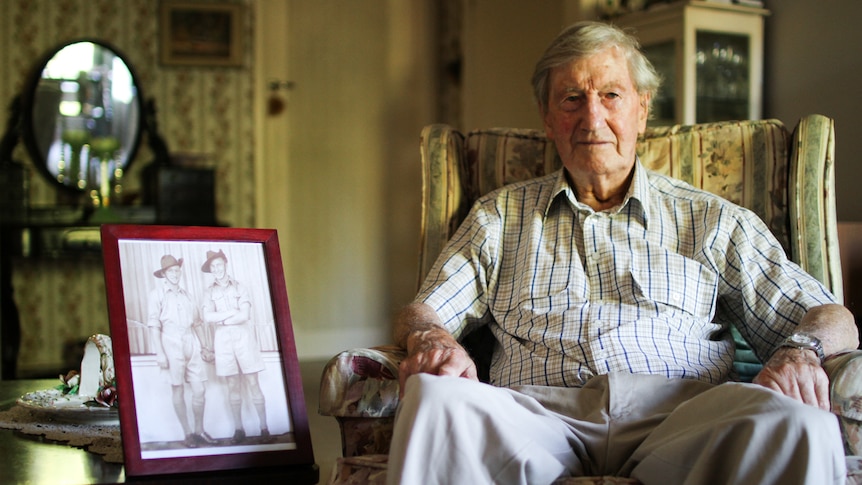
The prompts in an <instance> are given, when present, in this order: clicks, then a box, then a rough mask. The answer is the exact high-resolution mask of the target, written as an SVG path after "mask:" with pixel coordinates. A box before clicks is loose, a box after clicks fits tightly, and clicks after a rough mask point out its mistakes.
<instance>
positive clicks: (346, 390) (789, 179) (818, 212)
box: [319, 115, 862, 483]
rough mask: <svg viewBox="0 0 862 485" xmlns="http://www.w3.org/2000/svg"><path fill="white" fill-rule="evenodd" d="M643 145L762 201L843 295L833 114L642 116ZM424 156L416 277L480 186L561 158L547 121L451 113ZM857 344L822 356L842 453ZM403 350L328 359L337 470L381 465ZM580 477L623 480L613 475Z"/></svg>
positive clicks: (431, 130)
mask: <svg viewBox="0 0 862 485" xmlns="http://www.w3.org/2000/svg"><path fill="white" fill-rule="evenodd" d="M638 154H639V156H640V159H641V161H642V163H643V164H644V165H645V166H646V167H647V168H650V169H652V170H655V171H657V172H660V173H663V174H666V175H670V176H672V177H676V178H679V179H682V180H685V181H686V182H689V183H690V184H692V185H694V186H696V187H701V188H703V189H705V190H707V191H710V192H713V193H715V194H718V195H721V196H722V197H725V198H726V199H728V200H730V201H732V202H735V203H737V204H739V205H742V206H744V207H747V208H749V209H751V210H752V211H754V212H755V213H757V214H758V215H759V216H760V217H761V218H762V219H763V220H764V221H765V222H766V224H767V226H769V228H770V229H771V230H772V232H773V233H774V234H775V236H776V238H777V239H778V241H779V242H780V243H781V244H782V246H783V247H784V249H785V251H786V252H787V254H788V255H789V256H790V258H791V259H792V260H793V261H795V262H797V263H799V264H800V266H801V267H802V268H803V269H805V270H806V271H808V272H809V273H810V274H812V275H813V276H814V277H816V278H817V279H818V280H820V281H821V282H822V283H824V284H825V286H826V287H827V288H829V289H830V290H831V291H832V292H833V293H834V294H835V295H836V296H837V297H838V298H839V300H840V299H842V298H843V291H842V279H841V266H840V261H839V252H838V236H837V223H836V217H835V190H834V189H835V187H834V172H833V168H834V167H833V162H834V160H833V154H834V128H833V122H832V120H831V119H829V118H826V117H824V116H820V115H811V116H806V117H805V118H803V119H802V120H800V122H799V123H798V124H797V125H796V127H795V129H794V130H793V131H792V132H791V131H789V130H788V129H787V128H786V127H785V126H784V125H783V124H782V123H781V122H780V121H777V120H767V121H728V122H720V123H710V124H700V125H690V126H682V125H678V126H672V127H661V128H649V129H647V132H646V133H645V135H644V137H643V139H642V140H640V142H639V146H638ZM421 161H422V174H423V184H422V230H421V236H420V239H421V250H420V261H419V279H420V282H421V279H422V278H424V276H425V275H426V274H427V272H428V271H429V270H430V268H431V265H432V264H433V263H434V260H435V259H436V258H437V256H438V254H440V252H441V250H442V249H443V246H444V245H445V244H446V242H447V241H448V239H449V237H450V236H451V235H452V234H453V233H454V231H455V230H456V229H457V227H458V225H459V224H460V222H461V221H462V220H463V218H464V217H465V216H466V214H467V212H468V211H469V209H470V207H471V205H472V204H473V202H474V201H475V200H476V199H477V198H478V197H479V196H480V195H482V194H485V193H487V192H489V191H491V190H494V189H496V188H498V187H501V186H503V185H505V184H509V183H513V182H517V181H521V180H526V179H529V178H533V177H537V176H541V175H545V174H547V173H550V172H552V171H554V170H556V169H558V168H559V167H560V164H561V162H560V160H559V158H558V157H557V154H556V151H555V149H554V146H553V144H552V143H551V142H550V141H548V140H547V139H546V138H545V135H544V133H543V132H540V131H536V130H520V129H503V128H497V129H488V130H479V131H473V132H471V133H469V134H468V135H466V136H464V135H462V134H461V133H459V132H457V131H455V130H453V129H452V128H450V127H449V126H446V125H430V126H427V127H426V128H425V129H424V130H423V131H422V137H421ZM731 331H732V332H734V331H735V329H731ZM476 333H478V332H474V334H471V335H469V336H467V337H466V338H465V342H464V343H465V347H467V348H468V350H469V351H470V352H471V355H472V356H473V357H474V359H475V360H476V362H477V367H478V368H479V370H480V378H481V377H482V373H483V372H482V369H483V368H487V363H488V362H489V361H490V353H491V348H492V347H491V345H493V342H489V341H488V340H487V339H486V338H483V337H476ZM734 338H735V339H736V341H737V354H736V358H735V363H734V368H735V370H736V372H737V373H738V375H739V378H740V379H741V380H750V379H751V378H752V377H753V376H754V375H755V374H756V373H757V372H758V370H759V369H760V365H761V364H760V362H759V361H758V359H757V357H756V356H755V355H754V353H753V351H752V350H751V348H750V347H749V346H748V345H747V344H746V343H745V341H744V340H743V339H742V337H741V335H740V334H739V333H738V332H735V333H734ZM860 355H862V351H856V352H851V353H848V354H845V355H842V356H838V357H835V358H832V359H831V360H830V361H829V362H828V363H827V364H826V367H827V371H828V372H829V373H830V379H831V386H832V389H831V392H832V407H833V411H834V412H835V413H836V414H837V415H839V416H840V420H841V424H842V431H843V433H844V438H845V449H846V451H847V454H848V455H860V454H862V432H860V428H859V423H860V422H862V382H860V381H862V379H860V378H859V377H858V376H859V375H860V372H862V358H859V357H860ZM403 357H404V352H403V350H401V349H399V348H397V347H392V346H383V347H375V348H370V349H353V350H348V351H345V352H342V353H341V354H339V355H337V356H335V357H334V358H333V359H332V360H331V361H330V362H329V364H328V365H327V366H326V368H325V370H324V373H323V376H322V382H321V388H320V389H321V390H320V409H319V412H320V413H321V414H323V415H329V416H334V417H335V418H336V419H337V420H338V422H339V425H340V426H341V432H342V447H343V449H342V451H343V454H344V458H343V459H340V461H339V464H338V465H337V466H336V474H334V479H333V481H334V482H337V483H368V482H372V483H373V482H376V481H379V480H381V479H382V477H384V476H385V472H386V456H385V455H386V454H387V453H388V450H389V440H390V437H391V433H392V425H393V421H394V415H395V409H396V407H397V405H398V379H397V375H398V364H399V362H400V360H401V359H402V358H403ZM854 473H856V472H854ZM579 480H580V481H578V482H577V483H628V482H626V480H625V479H616V478H612V477H595V478H594V479H592V480H594V481H593V482H590V481H586V482H585V481H584V479H579ZM586 480H591V479H586Z"/></svg>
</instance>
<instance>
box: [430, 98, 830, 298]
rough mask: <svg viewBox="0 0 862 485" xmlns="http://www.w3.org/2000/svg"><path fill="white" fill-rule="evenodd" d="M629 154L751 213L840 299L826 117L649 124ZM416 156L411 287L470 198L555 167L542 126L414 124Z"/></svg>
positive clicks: (452, 229) (553, 151) (455, 225)
mask: <svg viewBox="0 0 862 485" xmlns="http://www.w3.org/2000/svg"><path fill="white" fill-rule="evenodd" d="M638 154H639V156H640V158H641V161H642V162H643V163H644V165H645V166H646V167H647V168H650V169H652V170H655V171H657V172H660V173H663V174H666V175H670V176H672V177H675V178H679V179H682V180H685V181H686V182H688V183H690V184H692V185H694V186H695V187H700V188H702V189H704V190H707V191H709V192H712V193H715V194H717V195H720V196H722V197H724V198H726V199H728V200H730V201H732V202H734V203H737V204H739V205H742V206H744V207H746V208H748V209H751V210H752V211H754V212H755V213H756V214H757V215H759V216H760V217H761V218H762V219H763V220H764V221H765V222H766V224H767V226H769V228H770V230H772V232H773V233H774V234H775V236H776V238H777V239H778V241H779V242H780V243H781V245H782V246H783V247H784V249H785V251H786V252H787V254H788V255H789V256H790V258H791V259H792V260H793V261H794V262H796V263H798V264H799V265H800V266H801V267H802V268H803V269H805V270H806V271H807V272H808V273H810V274H811V275H813V276H814V277H815V278H817V279H818V280H820V281H821V282H822V283H824V284H825V285H826V287H827V288H828V289H829V290H831V291H832V292H833V294H835V296H836V297H837V298H838V299H839V301H841V300H843V288H842V281H841V264H840V259H839V253H838V227H837V221H836V215H835V175H834V164H833V161H834V126H833V121H832V120H831V119H829V118H827V117H825V116H821V115H809V116H806V117H804V118H802V120H800V122H799V123H798V124H797V125H796V127H795V129H794V131H793V133H792V134H791V133H789V132H788V130H787V129H786V128H785V126H784V125H783V124H782V123H781V122H780V121H777V120H766V121H727V122H719V123H708V124H699V125H688V126H685V125H676V126H671V127H658V128H648V129H647V131H646V133H645V134H644V136H643V138H642V139H641V140H640V141H639V143H638ZM421 159H422V225H421V236H420V239H421V241H420V243H421V246H420V262H419V281H420V283H421V281H422V279H423V278H424V277H425V275H426V274H427V273H428V271H429V270H430V269H431V265H432V264H433V263H434V260H435V259H436V258H437V256H438V255H439V254H440V252H441V251H442V249H443V246H444V245H445V244H446V242H447V241H448V240H449V238H450V237H451V236H452V234H453V233H454V232H455V230H456V229H457V228H458V225H459V224H460V223H461V221H462V220H463V219H464V217H465V216H466V215H467V212H468V211H469V210H470V207H471V206H472V204H473V202H474V201H475V200H476V199H477V198H478V197H480V196H481V195H483V194H485V193H487V192H490V191H491V190H494V189H496V188H499V187H501V186H503V185H506V184H510V183H513V182H517V181H521V180H527V179H530V178H533V177H537V176H540V175H545V174H547V173H550V172H552V171H554V170H556V169H558V168H559V167H560V165H561V162H560V160H559V157H557V153H556V149H555V148H554V145H553V143H551V142H550V141H549V140H548V139H547V138H546V137H545V134H544V133H543V132H541V131H538V130H525V129H513V128H492V129H485V130H477V131H472V132H470V133H468V134H467V136H466V137H465V136H464V135H463V134H461V133H459V132H458V131H456V130H454V129H452V128H451V127H449V126H447V125H440V124H437V125H429V126H427V127H425V128H424V129H423V130H422V138H421Z"/></svg>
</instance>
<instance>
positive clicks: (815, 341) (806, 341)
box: [778, 332, 826, 363]
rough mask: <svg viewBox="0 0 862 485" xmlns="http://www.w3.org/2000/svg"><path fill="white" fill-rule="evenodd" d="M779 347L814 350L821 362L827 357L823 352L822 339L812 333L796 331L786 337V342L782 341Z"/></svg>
mask: <svg viewBox="0 0 862 485" xmlns="http://www.w3.org/2000/svg"><path fill="white" fill-rule="evenodd" d="M778 347H779V348H781V347H791V348H794V349H804V350H813V351H814V352H815V353H816V354H817V358H818V359H820V363H823V360H824V359H825V358H826V355H825V354H824V353H823V344H822V343H820V339H819V338H817V337H815V336H814V335H811V334H810V333H803V332H796V333H794V334H793V335H791V336H789V337H787V338H786V339H784V342H782V343H781V345H779V346H778Z"/></svg>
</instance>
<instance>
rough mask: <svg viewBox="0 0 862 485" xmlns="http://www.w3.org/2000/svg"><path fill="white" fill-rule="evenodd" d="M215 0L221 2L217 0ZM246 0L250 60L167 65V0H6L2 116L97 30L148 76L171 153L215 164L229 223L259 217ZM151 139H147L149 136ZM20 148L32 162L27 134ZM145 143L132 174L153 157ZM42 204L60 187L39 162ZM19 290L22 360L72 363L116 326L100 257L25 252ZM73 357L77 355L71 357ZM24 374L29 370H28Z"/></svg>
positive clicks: (35, 188) (35, 180) (35, 197)
mask: <svg viewBox="0 0 862 485" xmlns="http://www.w3.org/2000/svg"><path fill="white" fill-rule="evenodd" d="M209 3H213V2H212V1H210V2H209ZM231 3H240V4H243V5H244V6H245V7H246V8H245V9H244V19H243V20H244V22H243V24H244V26H243V29H244V31H243V35H242V39H243V44H244V64H243V66H242V67H188V66H165V65H161V64H160V62H159V56H158V48H159V15H158V11H159V2H158V1H155V0H4V1H3V2H0V45H2V46H3V48H2V49H0V65H2V66H3V70H2V71H0V109H2V110H3V114H2V117H0V120H2V121H0V123H2V127H3V130H4V132H5V129H6V120H7V117H8V115H7V113H6V108H7V107H8V106H9V103H10V102H11V100H12V99H13V97H14V96H15V95H16V94H19V93H20V92H21V91H22V89H23V88H24V83H25V80H26V78H27V76H28V74H29V73H30V71H31V70H33V69H34V68H35V63H36V60H37V59H39V58H40V57H42V56H43V55H44V54H45V53H46V52H47V51H48V50H50V49H53V48H56V47H58V46H59V45H60V44H61V43H65V42H67V41H69V40H74V39H81V38H92V39H99V40H102V41H104V42H107V43H108V44H110V45H112V46H114V47H115V48H116V49H117V50H118V51H119V52H120V53H122V54H123V56H124V57H125V58H126V59H127V61H128V62H129V63H130V64H131V65H132V69H133V71H134V72H135V74H136V75H137V76H138V78H139V84H140V87H141V92H142V94H143V95H144V97H145V98H147V99H153V100H155V105H156V109H157V116H156V118H157V121H158V125H159V131H160V132H161V135H162V137H163V138H164V140H165V141H166V143H167V146H168V149H169V151H170V152H171V153H172V154H175V155H177V156H178V157H182V158H194V159H197V160H203V161H204V163H206V164H207V165H211V166H212V167H214V169H215V171H216V213H217V218H218V220H219V222H220V223H223V224H226V225H230V226H234V227H250V226H251V225H253V223H254V189H255V187H254V138H253V133H254V120H253V109H252V100H253V96H254V92H253V86H254V77H253V72H254V70H253V66H252V59H253V56H252V52H253V46H252V45H251V43H252V39H253V35H252V28H253V25H254V18H253V9H252V8H250V6H251V4H250V3H249V0H237V1H236V2H231ZM142 143H145V140H142ZM14 158H15V159H16V160H18V161H21V162H23V163H24V164H25V165H26V166H29V167H31V168H32V165H31V161H30V159H29V156H28V155H27V153H26V151H25V149H24V147H23V143H19V145H18V146H17V147H16V149H15V152H14ZM151 159H152V154H151V153H150V151H149V149H148V148H147V147H146V146H143V147H142V148H141V150H140V151H139V153H138V155H137V157H136V158H135V160H134V161H133V163H132V167H131V170H130V173H129V174H128V176H127V177H126V179H128V184H129V186H130V189H132V190H133V189H134V185H135V183H136V182H135V177H136V174H139V173H140V170H141V169H142V168H143V167H144V166H146V165H147V164H148V163H150V161H151ZM29 181H30V184H29V186H30V190H29V199H30V202H31V204H33V205H50V204H52V203H54V202H55V200H56V197H57V196H56V192H55V190H54V188H53V187H52V186H51V185H50V184H49V183H47V182H46V181H45V180H44V179H43V178H42V175H41V174H40V173H39V172H37V171H36V170H35V169H32V170H30V174H29ZM13 284H14V287H15V300H16V303H17V305H18V308H19V312H20V314H21V326H22V334H23V337H22V347H21V356H20V357H19V361H18V362H19V368H20V369H21V371H22V372H24V373H30V372H32V371H35V370H38V369H42V368H53V367H56V366H58V365H65V363H64V362H63V353H64V348H67V350H66V353H67V354H72V355H74V351H75V350H76V348H77V345H78V344H79V343H80V342H82V341H83V340H84V339H86V337H87V336H88V335H90V334H92V333H96V332H103V333H106V332H107V331H108V320H107V307H106V302H105V294H104V293H105V291H104V279H103V274H102V266H101V261H100V259H99V258H98V257H92V258H74V260H32V259H18V260H16V261H15V264H14V274H13ZM71 362H74V359H72V360H71ZM19 374H20V373H19Z"/></svg>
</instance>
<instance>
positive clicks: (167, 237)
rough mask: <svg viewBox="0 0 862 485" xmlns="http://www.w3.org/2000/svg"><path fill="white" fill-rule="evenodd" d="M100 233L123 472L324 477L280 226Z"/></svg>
mask: <svg viewBox="0 0 862 485" xmlns="http://www.w3.org/2000/svg"><path fill="white" fill-rule="evenodd" d="M101 239H102V252H103V258H104V263H105V286H106V292H107V300H108V314H109V320H110V328H111V337H112V342H113V355H114V366H115V369H116V389H117V394H118V396H119V414H120V428H121V431H122V436H123V455H124V459H125V473H126V475H128V476H143V475H169V474H182V473H199V472H200V473H204V474H206V472H213V471H217V470H224V471H228V470H237V471H239V470H241V472H238V473H242V475H243V476H249V474H248V472H249V471H251V470H258V471H263V472H264V473H265V474H267V476H270V475H272V474H273V473H274V472H277V471H279V470H281V471H282V472H291V471H293V472H296V473H298V475H296V474H295V473H294V475H291V476H298V477H302V476H312V475H313V480H312V481H311V483H314V482H316V481H317V480H316V477H317V475H318V469H317V465H315V464H314V455H313V452H312V446H311V436H310V432H309V428H308V417H307V415H306V409H305V400H304V396H303V390H302V380H301V377H300V370H299V363H298V360H297V355H296V345H295V342H294V336H293V328H292V325H291V319H290V308H289V305H288V300H287V290H286V287H285V283H284V272H283V268H282V263H281V255H280V250H279V245H278V237H277V234H276V231H274V230H270V229H237V228H222V227H187V226H145V225H124V224H106V225H104V226H102V228H101ZM172 268H179V271H176V270H175V269H174V270H172ZM169 287H170V288H171V289H170V290H169V289H168V288H169ZM178 288H180V289H178ZM189 301H191V303H189ZM231 302H232V303H231ZM237 302H239V303H237ZM243 302H248V303H249V305H244V303H243ZM225 307H242V308H247V309H248V310H246V311H247V316H248V317H249V318H247V319H245V320H243V318H239V319H238V320H242V322H241V323H239V324H237V323H235V322H236V320H237V319H236V318H233V317H228V316H226V315H228V313H229V312H231V311H234V312H236V310H235V309H234V310H230V309H226V308H225ZM190 312H191V315H192V316H190ZM219 318H224V320H222V321H216V322H213V321H212V320H213V319H219ZM244 341H245V342H247V343H248V345H245V346H240V347H239V348H238V349H236V350H233V351H234V352H237V355H239V357H234V356H233V355H230V354H231V352H232V349H231V347H232V346H236V345H237V343H239V342H244ZM195 342H197V343H195ZM237 362H238V365H236V363H237ZM261 366H262V367H261ZM261 368H262V369H263V370H260V369H261ZM252 375H253V376H252ZM254 381H256V382H257V386H255V385H254ZM196 386H197V387H196ZM201 386H202V387H203V389H204V390H203V392H201V391H200V389H201ZM256 390H259V392H256ZM176 396H180V397H179V398H177V397H176ZM201 396H203V400H201ZM261 396H262V397H261ZM201 401H202V402H203V406H201ZM237 403H240V405H239V407H238V409H239V413H238V415H239V421H237V418H236V416H237V413H236V411H237V406H236V404H237ZM182 409H184V410H185V413H183V411H182ZM261 410H263V412H261ZM183 414H184V416H183ZM181 416H182V417H181ZM183 418H185V419H184V420H185V422H186V424H187V426H183V425H182V424H181V423H182V421H181V419H183ZM237 429H241V430H242V433H241V434H240V433H238V432H237V431H236V430H237ZM264 429H266V432H265V431H263V430H264ZM201 431H202V432H201ZM219 475H220V476H222V475H224V473H220V474H219ZM276 476H285V475H284V474H280V475H279V474H277V475H276Z"/></svg>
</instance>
